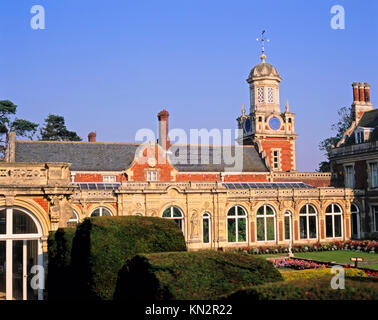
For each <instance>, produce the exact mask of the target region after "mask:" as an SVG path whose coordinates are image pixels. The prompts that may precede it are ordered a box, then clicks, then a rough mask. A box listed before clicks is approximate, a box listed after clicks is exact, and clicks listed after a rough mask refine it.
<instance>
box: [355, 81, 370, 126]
mask: <svg viewBox="0 0 378 320" xmlns="http://www.w3.org/2000/svg"><path fill="white" fill-rule="evenodd" d="M352 87H353V104H352V117H353V120H354V121H356V124H358V122H359V121H360V120H361V118H362V116H363V114H364V113H365V112H367V111H371V110H373V105H372V104H371V102H370V85H369V84H368V83H367V82H365V83H363V82H353V84H352Z"/></svg>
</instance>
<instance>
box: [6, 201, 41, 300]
mask: <svg viewBox="0 0 378 320" xmlns="http://www.w3.org/2000/svg"><path fill="white" fill-rule="evenodd" d="M41 238H42V227H41V225H40V223H39V221H38V219H37V218H36V217H35V216H34V215H33V214H32V213H30V212H29V211H27V210H25V209H23V208H19V207H6V208H4V207H3V208H0V300H5V299H6V300H37V299H39V300H41V299H42V298H43V289H42V288H43V286H41V285H40V284H39V283H38V282H37V281H36V274H37V273H39V272H41V267H42V266H43V253H42V239H41ZM36 266H37V267H36ZM39 279H40V280H43V278H39Z"/></svg>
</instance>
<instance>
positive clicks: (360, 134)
mask: <svg viewBox="0 0 378 320" xmlns="http://www.w3.org/2000/svg"><path fill="white" fill-rule="evenodd" d="M356 142H357V143H364V142H365V138H364V132H363V131H357V132H356Z"/></svg>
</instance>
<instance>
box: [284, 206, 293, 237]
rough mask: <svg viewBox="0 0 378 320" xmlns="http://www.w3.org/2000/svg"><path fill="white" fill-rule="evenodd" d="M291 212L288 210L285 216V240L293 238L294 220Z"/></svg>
mask: <svg viewBox="0 0 378 320" xmlns="http://www.w3.org/2000/svg"><path fill="white" fill-rule="evenodd" d="M291 219H292V218H291V212H290V211H286V212H285V216H284V227H285V240H291V239H292V229H291V228H292V227H291V226H292V220H291Z"/></svg>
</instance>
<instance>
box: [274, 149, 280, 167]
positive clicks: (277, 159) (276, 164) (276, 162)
mask: <svg viewBox="0 0 378 320" xmlns="http://www.w3.org/2000/svg"><path fill="white" fill-rule="evenodd" d="M279 168H280V151H279V150H274V151H273V169H274V170H279Z"/></svg>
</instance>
